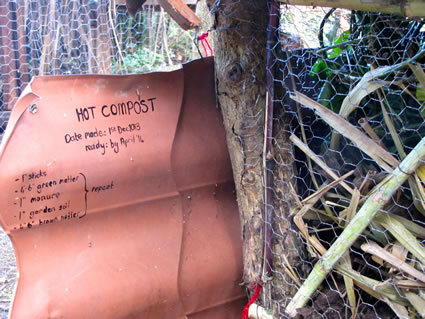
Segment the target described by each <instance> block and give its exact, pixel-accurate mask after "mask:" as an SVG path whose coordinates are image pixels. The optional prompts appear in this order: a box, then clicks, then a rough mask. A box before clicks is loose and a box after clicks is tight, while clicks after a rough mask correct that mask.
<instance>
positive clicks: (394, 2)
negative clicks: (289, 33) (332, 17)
mask: <svg viewBox="0 0 425 319" xmlns="http://www.w3.org/2000/svg"><path fill="white" fill-rule="evenodd" d="M280 1H281V2H282V3H284V4H291V5H300V6H318V7H331V8H344V9H350V10H361V11H373V12H382V13H390V14H398V15H402V16H405V17H425V1H423V0H372V1H364V0H280Z"/></svg>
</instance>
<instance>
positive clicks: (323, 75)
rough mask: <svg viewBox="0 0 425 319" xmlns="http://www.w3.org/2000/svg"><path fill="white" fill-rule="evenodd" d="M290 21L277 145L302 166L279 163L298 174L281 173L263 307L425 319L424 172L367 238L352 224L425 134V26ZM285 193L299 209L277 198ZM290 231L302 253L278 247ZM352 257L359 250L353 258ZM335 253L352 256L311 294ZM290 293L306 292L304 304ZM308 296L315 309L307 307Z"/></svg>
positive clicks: (279, 57) (282, 312)
mask: <svg viewBox="0 0 425 319" xmlns="http://www.w3.org/2000/svg"><path fill="white" fill-rule="evenodd" d="M280 13H281V16H280V30H279V34H280V46H276V47H274V48H272V51H273V55H274V59H275V62H276V67H275V71H271V72H273V75H274V78H273V82H274V86H275V94H274V101H273V102H274V109H275V116H274V123H275V126H277V128H275V130H274V133H273V134H274V140H273V143H274V148H275V150H278V152H277V153H280V150H283V149H286V150H287V154H288V156H290V158H291V159H290V160H289V161H288V160H286V161H282V158H281V157H276V156H275V157H274V158H273V161H274V163H273V164H274V165H275V166H280V165H287V163H288V162H291V161H293V167H292V168H291V169H292V171H293V176H292V177H291V178H290V179H289V180H288V179H287V178H286V179H285V178H282V176H279V175H277V174H276V170H273V171H272V173H273V187H272V188H273V192H274V194H273V196H274V198H275V200H274V201H273V202H272V203H273V204H272V205H273V212H274V216H273V218H274V219H273V221H272V223H273V224H272V230H273V235H272V239H271V241H270V243H268V244H269V245H271V246H272V248H273V252H272V253H273V259H272V260H273V265H271V268H272V272H271V278H266V281H265V282H264V287H266V288H268V289H267V290H266V292H265V293H263V295H262V296H261V301H259V302H258V303H259V304H261V305H263V306H264V308H266V309H268V310H269V311H270V312H271V313H272V314H273V315H274V317H275V318H283V317H285V318H286V317H289V314H291V315H295V314H296V315H297V316H298V318H394V317H399V318H408V317H409V318H415V317H419V316H423V314H424V310H425V308H424V305H425V294H424V290H423V289H424V281H423V280H424V279H425V277H423V276H424V265H425V264H424V262H425V259H424V258H423V257H424V256H425V255H424V252H425V249H424V246H423V243H424V238H425V237H424V235H425V228H424V226H425V224H424V222H425V217H424V214H425V210H424V208H425V206H424V204H425V202H424V199H425V197H424V188H423V187H424V184H423V183H424V181H425V180H424V177H425V176H424V175H423V171H422V169H423V168H422V167H420V168H419V169H418V170H417V171H416V173H415V171H413V174H412V173H411V172H410V173H409V175H408V176H409V177H408V178H407V180H406V181H405V182H403V183H402V185H401V187H395V188H394V190H395V191H394V194H393V195H392V196H390V197H389V200H388V201H387V202H386V203H385V205H384V206H383V207H381V208H380V209H376V207H375V211H376V212H377V213H376V216H375V218H373V219H371V220H370V222H368V224H367V227H366V229H365V230H364V231H362V230H361V229H355V227H354V229H353V228H349V227H348V225H349V224H350V221H352V220H353V218H355V216H356V215H357V214H360V212H362V213H364V211H366V210H368V209H369V210H370V204H371V202H370V201H367V200H368V199H371V198H372V200H373V198H375V197H374V196H376V195H377V194H378V193H379V192H381V191H382V189H383V188H385V187H387V186H386V185H388V183H389V182H388V178H389V177H390V176H393V174H396V171H394V170H395V169H396V168H397V167H398V165H399V163H400V162H401V161H403V160H404V159H405V158H406V155H407V154H409V153H410V152H411V151H412V150H413V148H414V147H415V146H416V145H417V144H418V143H419V142H420V141H421V139H422V138H423V137H424V136H425V125H424V116H425V112H424V111H425V109H424V105H425V104H424V103H425V96H424V92H425V91H424V88H425V86H424V85H425V81H424V80H425V77H424V76H425V73H424V70H423V63H424V62H425V59H424V53H425V51H424V49H425V48H424V35H425V28H424V27H423V25H424V22H423V20H421V19H406V18H404V17H400V16H395V15H387V14H380V13H370V12H362V11H348V10H343V9H329V8H318V7H315V8H313V7H299V6H290V5H288V6H286V5H285V6H283V5H282V6H281V7H280ZM335 115H337V116H335ZM276 129H277V130H276ZM279 130H284V131H285V133H282V132H280V131H279ZM279 134H287V135H288V136H289V138H290V143H283V144H282V143H281V142H280V139H279V138H276V136H277V135H279ZM384 158H385V159H384ZM402 174H404V173H402ZM340 177H343V178H342V179H341V178H340ZM285 183H286V184H287V187H286V189H290V190H291V193H292V195H293V196H292V199H289V198H290V195H286V196H283V195H282V194H281V193H279V192H277V191H276V190H277V189H278V188H279V185H282V184H285ZM379 196H380V198H379V200H381V199H382V194H381V195H379ZM282 207H289V212H290V219H291V223H292V224H291V226H290V227H289V229H287V228H286V227H281V225H282V224H284V225H286V224H287V220H282V217H280V216H281V213H279V211H281V210H282ZM372 211H373V209H372ZM369 216H371V214H369ZM363 220H368V219H367V217H366V216H365V217H364V219H363ZM263 222H264V223H267V222H269V221H268V220H263ZM351 225H353V223H352V224H351ZM345 230H346V232H345V233H346V234H348V232H350V236H351V237H350V238H353V240H354V239H355V240H354V242H353V243H352V244H351V243H349V242H348V241H347V242H345V243H344V242H342V243H341V242H337V239H338V238H339V237H341V234H342V232H343V231H345ZM288 233H295V234H297V237H298V238H300V239H301V241H302V243H303V245H301V246H298V247H294V246H293V247H289V246H287V245H285V244H282V243H280V245H277V243H279V241H281V239H282V238H285V237H286V236H288ZM344 238H347V237H344ZM344 244H346V246H344ZM288 249H295V250H298V253H299V258H300V260H298V261H297V262H296V263H295V264H293V263H291V262H288V260H285V258H283V255H284V254H285V251H286V252H287V251H288ZM344 249H348V250H347V251H348V252H347V253H344V254H342V251H344ZM327 250H329V251H332V252H334V253H335V254H338V253H340V252H341V254H342V258H341V259H339V262H338V263H336V264H335V266H333V267H331V268H332V269H333V270H332V271H330V273H329V275H328V276H326V279H325V280H324V281H323V282H321V281H319V284H316V286H315V287H316V288H314V289H313V290H312V291H311V294H310V293H309V294H306V292H305V290H303V289H304V287H306V286H309V285H311V283H312V279H313V278H310V277H308V275H309V274H310V273H312V272H314V271H313V270H312V269H313V267H314V265H315V264H316V263H317V262H318V261H319V260H320V259H321V257H322V256H323V255H324V254H325V253H326V251H327ZM332 258H333V256H332V254H331V255H330V256H329V255H328V256H326V258H325V259H322V260H331V259H332ZM329 262H330V261H329ZM320 266H321V267H322V268H321V269H316V270H315V274H316V275H317V274H318V273H319V272H320V271H323V269H326V267H328V265H327V264H326V262H324V263H322V264H320ZM288 278H289V279H288ZM316 279H317V278H316ZM288 287H289V288H288ZM301 287H302V288H301ZM300 288H301V290H300ZM291 289H295V292H297V291H301V293H299V294H297V295H296V296H295V298H294V295H293V294H292V293H290V291H291ZM292 291H293V290H292ZM303 294H304V295H306V297H307V298H306V303H298V304H297V303H296V302H295V300H300V298H301V297H302V295H303ZM297 298H298V299H297ZM301 299H302V298H301ZM288 304H289V305H288ZM297 308H298V310H297Z"/></svg>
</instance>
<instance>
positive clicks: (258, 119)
mask: <svg viewBox="0 0 425 319" xmlns="http://www.w3.org/2000/svg"><path fill="white" fill-rule="evenodd" d="M211 2H212V1H210V3H209V5H210V9H211V7H212V5H215V6H217V7H214V8H213V10H212V13H213V14H214V21H215V25H213V30H214V29H215V31H214V32H213V35H214V36H213V38H214V44H215V64H216V81H217V99H218V105H219V107H220V108H221V110H222V113H223V117H224V125H225V128H226V135H227V144H228V148H229V152H230V157H231V160H232V168H233V175H234V179H235V184H236V191H237V198H238V205H239V211H240V217H241V226H242V239H243V242H244V247H243V250H244V251H243V253H244V278H243V280H244V282H245V283H247V284H249V283H256V282H261V279H262V278H261V270H262V269H261V265H262V245H263V242H262V228H263V209H264V201H263V200H264V188H263V167H262V153H263V142H264V132H263V129H264V126H263V125H264V105H265V95H266V82H265V79H266V76H265V70H266V68H265V66H266V30H267V21H268V17H267V13H268V10H267V4H266V1H256V0H249V1H248V0H246V1H244V2H243V4H241V3H240V2H238V1H233V0H225V1H220V2H218V1H217V2H215V3H211Z"/></svg>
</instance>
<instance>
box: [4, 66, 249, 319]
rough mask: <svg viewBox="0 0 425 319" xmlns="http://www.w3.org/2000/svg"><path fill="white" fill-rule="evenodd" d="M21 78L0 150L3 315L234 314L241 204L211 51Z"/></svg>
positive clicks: (240, 299) (239, 297)
mask: <svg viewBox="0 0 425 319" xmlns="http://www.w3.org/2000/svg"><path fill="white" fill-rule="evenodd" d="M30 88H31V92H29V91H27V92H26V94H25V95H24V96H23V97H22V98H21V99H20V100H19V101H18V103H17V105H16V106H15V108H14V110H13V112H12V115H11V119H10V124H9V126H8V128H7V131H6V133H5V137H4V140H3V144H2V152H1V154H0V156H1V157H0V187H1V189H2V192H0V208H1V211H0V223H1V226H2V227H3V228H4V229H5V230H6V231H7V232H8V234H9V235H10V237H11V239H12V242H13V245H14V248H15V252H16V256H17V264H18V271H19V279H18V286H17V290H16V294H15V299H14V302H13V305H12V310H11V318H34V319H37V318H43V319H44V318H111V319H118V318H152V319H154V318H161V319H163V318H191V319H195V318H196V319H198V318H199V319H201V318H238V317H239V316H240V312H241V309H242V305H243V303H244V301H245V297H244V292H243V291H242V289H241V288H240V285H239V281H240V280H241V277H242V253H241V242H240V229H239V215H238V212H237V206H236V201H235V195H234V190H233V179H232V172H231V167H230V161H229V157H228V153H227V149H226V143H225V135H224V129H223V126H222V119H221V117H220V113H219V111H218V110H217V108H216V106H215V98H214V96H215V95H214V81H213V61H212V59H210V58H209V59H203V60H199V61H195V62H192V63H190V64H187V65H185V66H184V68H183V69H182V70H178V71H175V72H169V73H152V74H145V75H131V76H60V77H59V76H54V77H40V78H36V79H34V80H33V82H32V83H31V86H30Z"/></svg>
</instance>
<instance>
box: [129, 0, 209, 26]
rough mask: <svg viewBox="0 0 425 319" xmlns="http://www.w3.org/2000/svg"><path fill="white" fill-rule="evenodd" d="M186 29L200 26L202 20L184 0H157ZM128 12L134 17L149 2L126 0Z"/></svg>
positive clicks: (144, 0)
mask: <svg viewBox="0 0 425 319" xmlns="http://www.w3.org/2000/svg"><path fill="white" fill-rule="evenodd" d="M156 2H157V3H159V4H160V5H161V7H163V8H164V10H165V11H166V12H167V13H168V14H169V15H170V16H171V17H172V18H173V19H174V20H175V21H176V22H177V23H178V25H179V26H180V27H182V28H183V29H184V30H189V29H193V28H195V27H198V26H199V24H200V23H201V20H199V18H198V17H197V16H196V14H195V13H194V12H193V11H192V9H190V8H189V7H188V6H187V4H186V1H183V0H156ZM151 3H152V1H151ZM126 4H127V9H128V12H129V13H130V14H131V15H132V16H133V17H134V16H135V15H136V12H137V11H138V10H140V9H141V8H142V7H143V6H144V5H146V4H147V2H146V0H126Z"/></svg>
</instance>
